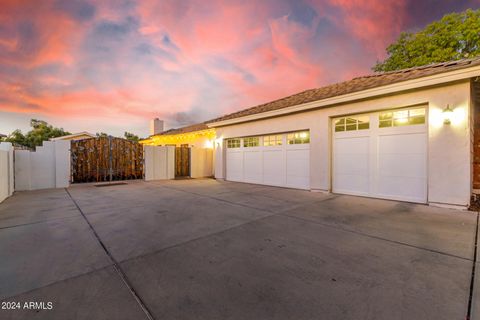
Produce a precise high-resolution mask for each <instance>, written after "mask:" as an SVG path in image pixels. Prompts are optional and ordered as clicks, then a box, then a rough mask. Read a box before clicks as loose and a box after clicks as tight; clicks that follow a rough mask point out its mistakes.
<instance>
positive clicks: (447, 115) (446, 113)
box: [442, 104, 453, 124]
mask: <svg viewBox="0 0 480 320" xmlns="http://www.w3.org/2000/svg"><path fill="white" fill-rule="evenodd" d="M442 116H443V124H450V123H452V118H453V110H452V109H451V108H450V105H449V104H447V107H446V108H445V109H443V111H442Z"/></svg>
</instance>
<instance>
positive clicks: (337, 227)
mask: <svg viewBox="0 0 480 320" xmlns="http://www.w3.org/2000/svg"><path fill="white" fill-rule="evenodd" d="M279 215H281V216H284V217H288V218H292V219H298V220H301V221H304V222H308V223H315V224H318V225H321V226H324V227H327V228H331V229H336V230H340V231H343V232H348V233H353V234H356V235H359V236H362V237H367V238H371V239H376V240H381V241H385V242H389V243H393V244H397V245H401V246H405V247H410V248H414V249H418V250H423V251H428V252H432V253H436V254H440V255H443V256H448V257H452V258H456V259H461V260H465V261H473V259H469V258H465V257H461V256H457V255H455V254H451V253H447V252H442V251H438V250H435V249H429V248H424V247H420V246H416V245H413V244H409V243H405V242H401V241H396V240H391V239H386V238H382V237H379V236H375V235H372V234H368V233H363V232H359V231H355V230H349V229H345V228H342V227H339V226H335V225H331V224H327V223H321V222H318V221H313V220H309V219H304V218H300V217H296V216H292V215H289V214H283V213H280V214H279Z"/></svg>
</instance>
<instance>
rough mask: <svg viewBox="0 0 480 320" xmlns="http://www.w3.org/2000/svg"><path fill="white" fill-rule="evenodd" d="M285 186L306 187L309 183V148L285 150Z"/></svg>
mask: <svg viewBox="0 0 480 320" xmlns="http://www.w3.org/2000/svg"><path fill="white" fill-rule="evenodd" d="M286 158H287V166H286V167H287V171H286V174H287V184H286V185H287V186H288V187H292V188H300V189H308V188H309V185H310V150H308V149H298V150H287V152H286Z"/></svg>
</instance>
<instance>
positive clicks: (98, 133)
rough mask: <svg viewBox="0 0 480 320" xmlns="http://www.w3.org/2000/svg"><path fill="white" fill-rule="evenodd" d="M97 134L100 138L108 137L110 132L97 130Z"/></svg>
mask: <svg viewBox="0 0 480 320" xmlns="http://www.w3.org/2000/svg"><path fill="white" fill-rule="evenodd" d="M95 135H96V136H97V137H98V138H107V137H108V133H105V132H97V133H96V134H95Z"/></svg>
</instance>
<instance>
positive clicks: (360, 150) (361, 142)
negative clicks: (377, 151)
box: [335, 137, 370, 155]
mask: <svg viewBox="0 0 480 320" xmlns="http://www.w3.org/2000/svg"><path fill="white" fill-rule="evenodd" d="M369 140H370V138H369V137H352V138H341V139H337V140H336V141H335V153H336V155H352V154H368V153H369Z"/></svg>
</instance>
